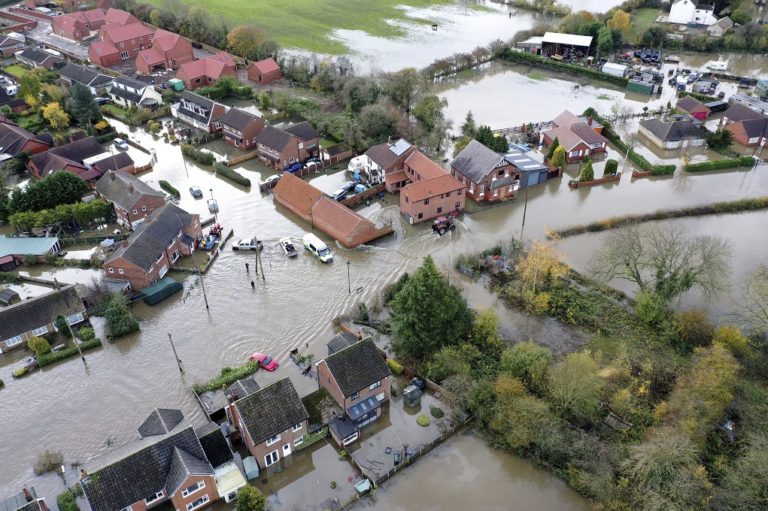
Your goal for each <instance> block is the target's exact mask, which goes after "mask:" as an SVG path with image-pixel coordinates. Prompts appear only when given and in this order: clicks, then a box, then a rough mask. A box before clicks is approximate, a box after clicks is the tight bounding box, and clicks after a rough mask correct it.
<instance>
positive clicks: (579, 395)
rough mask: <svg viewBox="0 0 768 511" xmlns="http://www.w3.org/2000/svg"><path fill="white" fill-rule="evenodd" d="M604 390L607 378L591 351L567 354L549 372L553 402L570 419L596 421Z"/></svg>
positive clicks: (549, 388) (550, 394)
mask: <svg viewBox="0 0 768 511" xmlns="http://www.w3.org/2000/svg"><path fill="white" fill-rule="evenodd" d="M602 390H603V380H602V378H600V376H599V375H598V374H597V364H596V363H595V360H594V359H593V358H592V355H591V353H589V352H588V351H580V352H578V353H570V354H568V355H566V356H565V358H563V359H562V360H560V361H559V362H558V363H557V364H555V366H554V367H552V369H551V370H550V372H549V382H548V391H549V397H550V401H551V402H552V404H553V405H554V408H555V410H557V411H558V412H560V414H561V415H562V416H563V417H564V418H565V419H568V420H570V421H573V422H576V423H580V424H587V423H589V422H590V421H592V420H594V419H595V417H596V414H597V410H598V407H599V406H600V394H601V392H602Z"/></svg>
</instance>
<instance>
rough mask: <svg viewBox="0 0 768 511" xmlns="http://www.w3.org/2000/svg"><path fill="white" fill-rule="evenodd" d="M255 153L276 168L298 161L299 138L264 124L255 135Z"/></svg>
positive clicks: (282, 168) (279, 168) (281, 168)
mask: <svg viewBox="0 0 768 511" xmlns="http://www.w3.org/2000/svg"><path fill="white" fill-rule="evenodd" d="M256 153H257V154H258V156H259V159H261V160H262V161H263V162H264V163H266V164H267V165H269V166H270V167H272V168H275V169H277V170H284V169H285V168H286V167H288V166H289V165H291V164H292V163H295V162H297V161H299V159H300V150H299V138H298V137H296V136H294V135H292V134H290V133H288V132H286V131H283V130H281V129H278V128H275V127H273V126H266V127H265V128H264V129H263V130H261V133H259V134H258V135H257V136H256Z"/></svg>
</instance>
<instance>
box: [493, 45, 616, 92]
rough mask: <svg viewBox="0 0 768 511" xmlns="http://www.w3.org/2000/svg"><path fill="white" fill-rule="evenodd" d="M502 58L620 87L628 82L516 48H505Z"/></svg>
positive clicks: (588, 68) (594, 70)
mask: <svg viewBox="0 0 768 511" xmlns="http://www.w3.org/2000/svg"><path fill="white" fill-rule="evenodd" d="M504 58H506V59H507V60H511V61H514V62H521V63H524V64H534V65H537V66H542V67H548V68H551V69H557V70H560V71H566V72H568V73H573V74H579V75H583V76H586V77H589V78H594V79H595V80H602V81H604V82H610V83H612V84H614V85H618V86H620V87H626V86H627V83H629V80H627V79H626V78H621V77H618V76H613V75H609V74H607V73H603V72H602V71H598V70H596V69H592V68H590V67H585V66H578V65H576V64H568V63H565V62H560V61H559V60H555V59H551V58H548V57H541V56H539V55H534V54H533V53H528V52H525V51H516V50H512V49H510V50H507V52H506V53H505V54H504Z"/></svg>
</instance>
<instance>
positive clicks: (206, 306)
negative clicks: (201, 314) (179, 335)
mask: <svg viewBox="0 0 768 511" xmlns="http://www.w3.org/2000/svg"><path fill="white" fill-rule="evenodd" d="M197 274H198V275H199V276H200V285H201V286H202V287H203V300H205V310H210V307H208V295H207V294H205V281H204V280H203V272H202V271H201V270H197ZM168 335H170V334H168Z"/></svg>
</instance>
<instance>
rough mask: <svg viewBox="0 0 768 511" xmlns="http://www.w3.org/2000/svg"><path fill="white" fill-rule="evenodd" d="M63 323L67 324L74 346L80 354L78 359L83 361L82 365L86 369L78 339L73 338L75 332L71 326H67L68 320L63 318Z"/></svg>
mask: <svg viewBox="0 0 768 511" xmlns="http://www.w3.org/2000/svg"><path fill="white" fill-rule="evenodd" d="M64 322H65V323H66V324H67V328H68V329H69V333H70V334H71V335H72V339H73V340H74V343H75V346H76V347H77V352H78V353H80V359H81V360H82V361H83V365H84V366H86V367H87V366H88V363H87V362H86V361H85V355H83V350H82V349H81V348H80V343H79V342H77V341H78V339H77V337H75V332H73V331H72V325H70V324H69V318H68V317H66V316H65V317H64Z"/></svg>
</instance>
